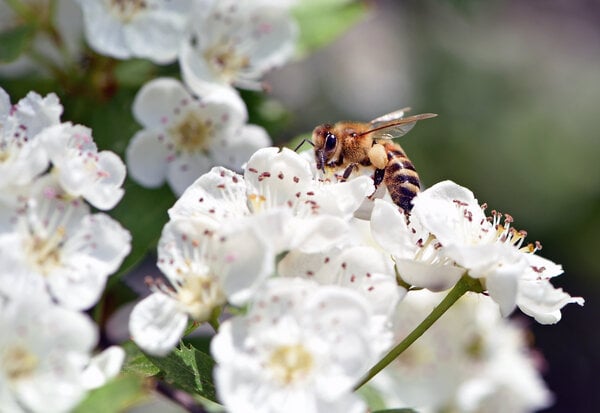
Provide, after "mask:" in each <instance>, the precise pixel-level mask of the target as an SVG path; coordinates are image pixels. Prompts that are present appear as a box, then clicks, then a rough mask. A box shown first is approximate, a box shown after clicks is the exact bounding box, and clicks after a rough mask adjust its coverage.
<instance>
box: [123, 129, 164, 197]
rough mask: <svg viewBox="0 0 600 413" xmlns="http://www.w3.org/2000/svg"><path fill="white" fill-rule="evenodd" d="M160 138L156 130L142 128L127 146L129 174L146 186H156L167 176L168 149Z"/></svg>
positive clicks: (160, 135)
mask: <svg viewBox="0 0 600 413" xmlns="http://www.w3.org/2000/svg"><path fill="white" fill-rule="evenodd" d="M162 139H163V138H162V134H160V133H158V132H153V131H147V130H142V131H139V132H137V133H136V134H135V135H134V136H133V138H132V139H131V141H130V142H129V145H128V146H127V152H126V158H127V167H128V169H129V176H131V178H132V179H133V180H134V181H136V182H137V183H139V184H140V185H142V186H144V187H146V188H157V187H159V186H161V185H162V184H163V183H164V182H165V180H166V178H167V166H168V163H167V159H168V156H169V150H168V149H167V147H166V146H165V144H164V143H163V141H162Z"/></svg>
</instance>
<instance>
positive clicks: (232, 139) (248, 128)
mask: <svg viewBox="0 0 600 413" xmlns="http://www.w3.org/2000/svg"><path fill="white" fill-rule="evenodd" d="M271 143H272V142H271V138H270V137H269V135H268V134H267V131H266V130H265V129H264V128H262V127H260V126H257V125H244V126H242V127H241V129H240V130H239V131H237V132H235V133H233V134H231V135H227V136H224V137H223V139H222V141H219V142H215V145H214V147H213V152H212V156H213V159H214V161H215V163H216V164H217V165H223V166H226V167H228V168H231V169H235V170H241V166H242V165H244V164H245V163H246V162H247V161H248V159H250V157H251V156H252V154H253V153H254V152H256V151H257V150H258V149H260V148H264V147H267V146H269V145H271Z"/></svg>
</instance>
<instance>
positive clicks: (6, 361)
mask: <svg viewBox="0 0 600 413" xmlns="http://www.w3.org/2000/svg"><path fill="white" fill-rule="evenodd" d="M0 364H2V365H3V370H4V372H5V374H6V377H7V378H8V380H9V381H16V380H20V379H22V378H25V377H27V376H29V375H30V374H31V373H32V372H33V371H35V369H36V367H37V366H38V358H37V357H36V355H35V354H33V353H31V352H30V351H28V350H27V349H26V348H25V347H23V346H18V345H15V346H12V347H9V348H8V349H6V350H5V351H4V354H3V357H2V362H1V363H0Z"/></svg>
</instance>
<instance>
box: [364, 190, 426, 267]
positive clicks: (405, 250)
mask: <svg viewBox="0 0 600 413" xmlns="http://www.w3.org/2000/svg"><path fill="white" fill-rule="evenodd" d="M409 231H410V230H409V228H408V225H407V223H406V216H405V215H404V214H403V213H401V212H400V211H399V210H398V207H397V206H396V205H394V204H392V203H390V202H386V201H383V200H379V199H376V200H375V206H374V207H373V212H372V214H371V233H372V235H373V239H374V240H375V241H376V242H377V243H378V244H379V245H381V247H382V248H385V250H386V251H389V252H390V253H391V254H393V255H394V256H396V257H399V258H412V257H414V252H413V251H414V249H415V244H414V242H413V241H412V239H411V237H410V233H409Z"/></svg>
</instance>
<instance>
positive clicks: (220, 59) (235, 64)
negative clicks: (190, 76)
mask: <svg viewBox="0 0 600 413" xmlns="http://www.w3.org/2000/svg"><path fill="white" fill-rule="evenodd" d="M204 58H205V59H206V61H207V62H210V65H211V66H212V68H213V70H214V71H215V72H216V73H218V74H219V76H220V77H222V78H224V79H225V80H226V81H227V82H229V83H231V82H232V81H233V80H235V78H236V77H237V74H238V73H239V72H240V71H241V70H242V69H245V68H247V67H248V66H249V65H250V59H248V57H247V56H244V55H242V54H240V53H237V52H236V50H235V47H234V46H233V44H232V42H231V41H223V42H217V43H215V44H214V45H213V46H212V47H209V48H208V49H206V51H205V52H204Z"/></svg>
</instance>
